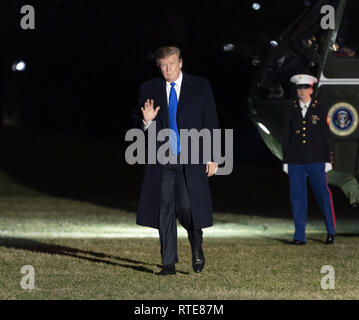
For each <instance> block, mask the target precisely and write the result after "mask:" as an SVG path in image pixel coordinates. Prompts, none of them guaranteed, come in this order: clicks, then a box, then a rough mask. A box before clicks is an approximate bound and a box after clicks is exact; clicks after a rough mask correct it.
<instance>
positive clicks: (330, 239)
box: [326, 233, 336, 244]
mask: <svg viewBox="0 0 359 320" xmlns="http://www.w3.org/2000/svg"><path fill="white" fill-rule="evenodd" d="M335 236H336V234H335V233H332V234H328V237H327V242H326V244H334V243H335Z"/></svg>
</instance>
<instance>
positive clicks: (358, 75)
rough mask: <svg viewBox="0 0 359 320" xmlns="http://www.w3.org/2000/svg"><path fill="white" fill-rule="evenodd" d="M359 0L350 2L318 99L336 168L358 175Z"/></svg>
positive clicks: (320, 78) (326, 66) (327, 62)
mask: <svg viewBox="0 0 359 320" xmlns="http://www.w3.org/2000/svg"><path fill="white" fill-rule="evenodd" d="M358 10H359V1H354V0H349V1H347V5H346V8H345V11H344V15H343V17H342V19H341V22H340V26H339V28H338V32H337V35H336V39H335V41H334V42H331V43H330V44H329V48H328V50H329V52H328V55H327V59H326V61H325V64H324V66H323V70H322V72H321V74H320V77H319V84H318V87H319V99H320V101H321V102H322V103H323V104H325V105H327V106H328V119H327V120H328V123H329V127H330V131H331V137H332V141H333V147H334V148H333V149H334V150H333V151H334V166H335V169H336V170H338V171H341V172H344V173H348V174H352V175H357V174H358V173H359V171H358V169H359V166H358V138H359V129H358V112H359V37H358V36H357V34H358V31H359V19H358V12H359V11H358Z"/></svg>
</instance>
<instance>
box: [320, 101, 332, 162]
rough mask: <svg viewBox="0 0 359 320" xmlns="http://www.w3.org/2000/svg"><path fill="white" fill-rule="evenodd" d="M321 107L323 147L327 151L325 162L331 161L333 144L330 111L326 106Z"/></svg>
mask: <svg viewBox="0 0 359 320" xmlns="http://www.w3.org/2000/svg"><path fill="white" fill-rule="evenodd" d="M320 108H321V117H320V120H319V121H320V122H321V126H320V128H321V134H322V140H323V148H324V153H325V162H331V145H330V134H329V125H328V122H327V117H328V112H327V111H326V109H325V108H323V107H322V106H320Z"/></svg>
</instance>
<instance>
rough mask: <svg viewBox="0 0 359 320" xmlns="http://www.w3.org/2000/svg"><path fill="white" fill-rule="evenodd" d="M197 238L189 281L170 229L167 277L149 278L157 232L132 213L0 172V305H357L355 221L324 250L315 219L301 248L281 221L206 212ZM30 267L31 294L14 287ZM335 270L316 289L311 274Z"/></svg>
mask: <svg viewBox="0 0 359 320" xmlns="http://www.w3.org/2000/svg"><path fill="white" fill-rule="evenodd" d="M214 218H215V219H214V220H215V226H214V227H212V228H209V229H205V230H204V237H205V240H204V250H205V255H206V267H205V269H204V271H203V272H202V273H200V274H195V273H194V272H193V271H192V267H191V257H190V255H191V251H190V246H189V243H188V240H187V239H186V235H185V232H184V230H183V229H182V228H180V229H179V244H178V250H179V263H178V265H177V271H178V272H177V274H176V275H175V276H169V277H159V276H156V275H155V272H158V271H159V270H160V263H161V258H160V247H159V240H158V234H157V231H156V230H154V229H150V228H143V227H139V226H136V224H135V213H134V212H130V211H129V212H126V211H124V210H121V209H118V208H109V207H105V206H101V205H98V204H92V203H89V202H86V201H80V200H76V199H69V198H62V197H55V196H52V195H49V194H45V193H42V192H39V191H36V190H33V189H31V188H29V187H26V186H23V185H21V184H19V183H17V182H16V181H14V180H13V179H12V178H11V177H10V176H8V175H6V174H4V173H0V299H358V298H359V281H358V279H359V268H358V266H359V255H358V251H359V250H358V249H359V236H358V234H359V225H358V219H356V218H353V217H352V218H350V219H344V218H343V219H337V232H338V234H339V236H338V237H337V244H336V245H334V246H326V245H325V244H324V240H325V237H326V233H325V228H324V221H323V220H322V219H319V218H316V219H310V220H309V224H308V233H307V236H308V243H307V245H306V246H302V247H292V246H289V245H287V244H285V243H284V240H286V239H288V240H289V239H291V237H292V233H293V223H292V220H291V217H290V213H288V216H287V217H282V218H269V217H265V216H263V215H261V212H258V214H257V215H253V214H248V213H247V212H243V213H242V214H230V213H216V214H215V217H214ZM24 265H31V266H33V267H34V269H35V289H34V290H24V289H22V288H21V286H20V281H21V278H22V277H23V276H24V275H23V274H21V273H20V270H21V267H22V266H24ZM324 265H331V266H333V267H334V269H335V289H334V290H323V289H322V288H321V285H320V282H321V279H322V277H323V276H324V274H321V273H320V271H321V268H322V266H324Z"/></svg>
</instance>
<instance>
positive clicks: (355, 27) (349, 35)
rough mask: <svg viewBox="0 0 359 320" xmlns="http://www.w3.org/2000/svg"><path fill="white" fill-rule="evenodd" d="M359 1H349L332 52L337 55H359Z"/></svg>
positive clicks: (350, 56) (355, 56)
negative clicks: (358, 33)
mask: <svg viewBox="0 0 359 320" xmlns="http://www.w3.org/2000/svg"><path fill="white" fill-rule="evenodd" d="M358 10H359V3H358V1H353V0H352V1H348V2H347V5H346V8H345V12H344V15H343V18H342V22H341V25H340V28H339V30H338V34H337V39H336V42H335V43H334V44H333V46H332V48H331V49H332V52H333V54H334V55H335V56H336V57H345V58H358V57H359V55H358V54H359V50H358V49H359V38H358V35H357V32H358V31H359V19H358Z"/></svg>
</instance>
